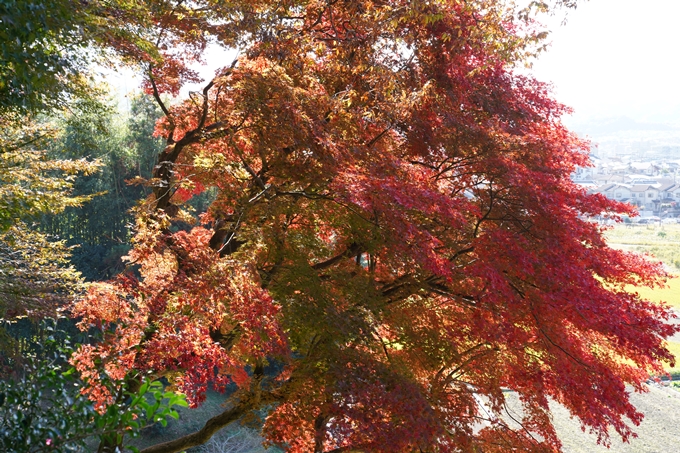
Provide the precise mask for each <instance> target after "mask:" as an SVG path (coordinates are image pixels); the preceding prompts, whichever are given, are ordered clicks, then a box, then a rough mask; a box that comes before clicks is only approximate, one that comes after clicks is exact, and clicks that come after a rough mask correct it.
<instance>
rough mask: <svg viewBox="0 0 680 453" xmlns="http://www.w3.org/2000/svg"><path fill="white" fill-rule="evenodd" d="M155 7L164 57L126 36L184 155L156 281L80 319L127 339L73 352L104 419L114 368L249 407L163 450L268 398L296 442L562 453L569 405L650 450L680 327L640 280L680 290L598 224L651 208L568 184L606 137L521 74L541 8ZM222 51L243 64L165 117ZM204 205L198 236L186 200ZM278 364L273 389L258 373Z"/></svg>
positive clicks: (159, 218) (149, 218)
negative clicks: (104, 380) (647, 406)
mask: <svg viewBox="0 0 680 453" xmlns="http://www.w3.org/2000/svg"><path fill="white" fill-rule="evenodd" d="M563 3H564V2H563ZM534 4H535V5H537V6H538V7H539V8H543V7H544V5H542V4H538V3H537V2H534ZM146 8H147V9H146V10H145V11H146V13H147V15H140V16H138V17H144V18H145V20H144V21H143V22H142V21H139V20H137V21H136V22H134V23H133V25H131V26H135V27H140V29H143V30H144V33H141V34H140V35H142V36H144V37H145V39H146V41H145V43H147V44H148V43H152V44H153V43H155V47H154V49H155V51H154V52H151V53H149V52H147V51H145V50H142V48H141V47H139V46H138V45H136V44H135V45H132V44H130V45H129V46H121V45H120V43H118V44H116V45H118V47H119V48H122V49H123V50H124V51H125V53H126V55H127V57H128V58H130V59H133V60H135V61H136V62H137V63H138V64H140V65H142V66H145V67H146V71H145V74H146V81H145V88H146V90H147V92H148V93H149V94H150V95H152V96H154V98H155V100H156V101H157V102H158V104H159V106H160V108H161V109H162V111H163V113H164V118H163V119H162V120H161V121H160V122H159V123H158V125H157V128H156V135H157V136H160V137H162V138H163V139H164V140H165V143H166V146H165V148H164V149H163V151H162V152H161V153H160V154H159V156H158V164H157V166H156V167H155V169H154V174H153V178H152V179H151V180H150V184H151V185H152V187H153V195H152V197H151V198H150V199H149V200H148V202H147V203H144V204H142V205H140V206H139V207H138V208H137V210H136V217H137V220H136V234H135V237H134V238H133V249H132V250H131V251H130V253H129V255H128V259H129V261H130V262H131V263H132V264H134V266H135V269H136V270H137V272H135V273H130V274H127V275H124V276H121V277H119V278H117V279H114V280H112V281H110V282H107V283H101V284H97V285H94V286H93V287H92V289H91V290H90V292H89V293H88V295H87V297H85V298H84V299H83V300H82V301H80V302H79V303H77V304H76V305H75V306H74V314H75V315H77V316H79V317H81V318H82V321H81V323H82V326H83V327H89V328H91V327H93V326H95V327H97V328H100V329H101V330H102V331H103V332H105V334H106V335H105V341H104V342H102V343H101V344H98V345H89V346H84V347H82V348H81V349H80V350H79V351H78V352H77V353H76V354H75V355H74V357H73V359H72V360H73V363H75V364H76V366H77V368H78V369H79V371H80V372H81V373H82V375H83V376H84V377H85V378H86V379H88V381H89V383H90V385H89V387H88V388H87V390H86V391H87V392H88V394H89V395H90V396H91V398H93V399H94V400H95V401H96V402H97V403H98V404H100V405H102V407H105V406H106V405H108V404H117V403H118V402H119V401H120V399H119V398H117V397H116V395H115V394H114V393H112V392H111V391H110V390H109V389H107V388H106V387H104V386H99V385H97V379H96V378H97V375H98V372H95V371H94V368H93V364H94V363H95V360H101V363H102V366H103V367H104V369H105V370H106V374H107V375H108V376H110V377H112V378H114V379H127V380H128V381H130V382H134V379H135V378H136V377H137V376H140V375H144V376H152V377H155V378H158V379H160V378H161V377H164V378H166V379H168V380H169V381H170V382H171V383H172V385H173V386H175V388H176V389H177V390H179V391H181V392H184V393H185V394H186V395H187V396H188V399H189V400H190V401H191V402H192V404H194V405H197V404H200V402H201V400H202V398H203V395H204V392H205V389H206V388H207V386H208V385H209V384H212V385H214V386H216V387H218V388H220V387H223V386H224V385H226V384H227V383H229V382H234V383H236V384H237V385H238V386H239V387H240V389H241V391H240V392H238V393H237V394H236V396H234V397H233V398H232V404H231V406H230V407H229V408H228V409H227V410H225V412H224V413H223V414H221V415H220V416H218V417H216V418H215V419H213V420H212V421H211V422H210V423H209V424H208V425H206V427H205V428H204V429H203V430H201V431H200V432H198V433H196V434H194V435H191V436H187V437H185V438H182V439H178V440H177V441H171V442H168V443H166V444H162V445H157V446H154V447H149V448H147V449H145V450H144V452H147V453H151V452H171V451H172V452H174V451H181V450H182V449H185V448H187V447H189V446H192V445H197V444H200V443H202V442H204V441H205V440H207V439H208V438H209V436H210V435H211V434H213V433H214V432H216V430H217V429H218V428H219V426H223V425H225V424H227V423H229V422H231V421H235V420H237V419H239V418H240V417H243V416H248V415H249V414H253V411H257V410H260V409H262V408H271V411H270V413H269V415H268V416H267V418H266V422H265V425H264V428H263V433H264V435H265V436H266V437H267V439H268V440H269V441H270V442H272V443H274V444H276V445H279V446H281V447H283V448H285V449H287V450H288V451H315V452H324V451H389V452H394V451H418V450H420V451H440V452H446V451H456V452H457V451H462V452H473V451H480V450H481V451H485V452H493V451H508V450H513V449H521V450H526V451H558V450H559V449H560V442H559V440H558V439H557V437H556V435H555V432H554V429H553V427H552V424H551V422H550V415H549V411H548V401H549V400H550V399H555V400H557V401H558V402H560V403H561V404H563V405H564V406H566V407H567V408H568V409H569V410H570V411H571V413H572V414H573V415H575V416H576V417H578V418H579V419H580V420H581V421H582V423H583V424H584V426H585V427H586V428H588V429H591V430H593V431H594V432H596V433H597V434H598V436H599V439H600V440H601V441H602V442H607V441H608V435H609V434H608V429H609V428H610V427H611V428H613V429H614V430H615V431H617V432H618V433H619V434H620V435H621V436H622V437H623V438H624V439H626V438H628V437H629V436H630V435H631V430H630V427H629V426H628V425H627V424H626V421H625V419H626V418H628V419H629V420H630V421H632V422H633V423H638V422H639V421H640V419H641V414H639V413H638V412H637V411H636V410H635V408H634V407H633V406H632V405H631V404H630V403H629V402H628V393H627V392H628V390H627V388H626V386H627V385H632V386H633V388H635V389H637V390H641V389H642V387H641V385H642V382H643V381H644V380H645V379H646V378H647V376H648V373H649V372H650V371H660V370H661V366H660V363H661V361H663V360H672V356H671V355H670V353H669V352H668V351H667V350H666V348H665V346H664V342H663V338H664V337H666V336H668V335H670V334H672V333H673V332H674V331H675V328H674V327H673V326H671V325H670V324H669V323H668V322H667V321H668V318H669V316H670V314H669V313H668V311H667V310H666V308H664V307H661V306H657V305H654V304H652V303H650V302H648V301H645V300H642V299H641V298H640V297H639V296H638V295H636V294H630V293H628V292H626V291H625V290H624V288H625V286H626V285H628V284H637V285H658V284H662V282H663V279H664V277H665V274H664V272H663V270H662V268H661V267H660V266H659V265H656V264H652V263H649V262H647V261H645V260H644V259H642V258H640V257H638V256H636V255H634V254H629V253H624V252H621V251H616V250H612V249H611V248H609V247H608V246H607V245H606V243H605V241H604V239H603V238H602V234H601V233H602V232H601V230H600V228H599V227H598V226H597V225H596V224H593V223H590V222H588V221H587V220H585V219H586V218H587V217H588V216H593V215H599V214H605V215H612V216H616V214H615V213H630V212H631V208H630V207H629V206H627V205H623V204H618V203H616V202H612V201H608V200H606V199H605V198H604V197H600V196H597V195H587V194H586V193H585V192H584V191H583V190H582V189H580V188H579V187H577V186H575V185H574V184H573V183H572V182H571V181H570V179H569V175H570V173H571V172H572V171H573V170H574V169H575V167H576V166H577V165H587V162H588V158H587V144H586V143H584V142H582V141H580V140H579V139H578V138H576V137H575V136H574V135H572V134H570V133H569V132H568V131H567V130H566V129H565V128H564V126H563V125H562V124H561V122H560V117H561V115H562V114H564V113H565V112H566V111H567V110H566V109H565V107H564V106H562V105H560V104H559V103H557V102H555V101H554V100H553V99H551V97H550V95H549V92H548V89H547V88H546V86H545V85H543V84H541V83H540V82H537V81H536V80H534V79H532V78H531V77H528V76H525V75H520V74H518V73H516V72H515V70H514V67H515V66H516V65H517V64H519V63H522V62H523V61H525V58H526V57H527V56H528V55H530V54H532V53H533V52H534V51H535V50H536V49H537V46H540V45H541V37H542V36H543V32H542V31H541V30H540V29H538V28H535V27H534V24H533V23H532V22H531V20H530V17H531V15H530V14H528V13H526V11H524V12H521V13H519V12H517V11H515V10H513V9H512V8H511V7H506V5H505V4H504V3H502V2H497V1H489V0H473V1H465V2H460V1H455V0H451V1H431V2H430V1H422V2H407V1H400V0H381V1H368V0H345V1H319V0H290V1H282V2H269V1H264V0H262V1H239V0H235V1H230V2H213V1H209V0H199V1H194V2H187V3H184V2H178V3H176V4H175V3H173V4H172V5H169V4H168V3H167V2H155V1H152V2H147V3H146ZM517 14H519V15H520V16H522V17H523V20H517V19H516V17H517ZM130 20H134V18H130ZM211 41H212V42H215V43H217V44H219V45H222V46H225V47H231V48H239V49H240V54H239V56H238V58H237V59H236V60H235V61H234V62H233V63H229V64H227V65H226V66H225V67H224V68H223V69H222V70H220V71H218V73H217V76H216V77H215V78H214V79H213V80H211V81H210V82H208V83H207V84H206V85H205V86H204V88H203V90H202V91H201V92H190V93H189V95H188V98H187V99H186V101H184V102H179V103H176V104H174V105H166V104H165V103H164V102H163V101H162V99H161V95H162V94H163V93H169V94H172V95H178V94H179V93H180V89H181V87H182V85H183V84H184V83H185V82H187V81H193V80H195V79H196V74H195V73H193V72H192V71H191V70H190V68H189V63H190V62H192V61H195V60H197V59H198V60H200V59H201V58H202V55H203V53H204V50H205V48H206V46H207V44H208V43H209V42H211ZM114 47H115V45H114ZM147 50H148V49H147ZM152 53H153V54H154V55H155V56H154V57H150V55H151V54H152ZM205 191H210V192H211V194H212V197H211V198H210V200H211V203H210V204H209V206H208V208H207V209H206V210H205V211H204V212H201V213H200V216H199V220H197V221H196V220H195V217H194V216H192V215H190V213H188V212H187V211H186V209H185V206H186V204H185V203H186V202H187V200H190V199H191V198H192V197H194V196H197V195H199V194H203V193H205ZM272 358H276V359H277V360H279V361H281V362H283V363H284V364H285V365H286V366H285V371H284V372H283V373H281V374H280V375H279V376H277V377H276V379H270V378H267V377H265V376H264V375H263V373H262V372H261V371H262V367H263V364H264V363H265V362H266V361H268V360H270V359H272ZM247 370H252V371H251V372H247ZM504 389H512V390H514V391H516V392H517V393H518V394H519V395H520V399H521V401H522V402H523V405H524V410H525V413H524V416H523V420H521V422H522V428H521V429H514V428H512V427H511V426H509V425H508V424H507V423H506V422H505V421H504V418H503V417H502V413H503V408H504V396H503V395H504V394H503V390H504ZM110 447H111V448H112V447H113V446H110Z"/></svg>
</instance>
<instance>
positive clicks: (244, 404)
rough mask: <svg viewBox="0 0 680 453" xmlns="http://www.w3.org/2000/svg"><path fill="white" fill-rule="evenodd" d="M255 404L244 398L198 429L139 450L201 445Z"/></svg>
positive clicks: (153, 452) (168, 452)
mask: <svg viewBox="0 0 680 453" xmlns="http://www.w3.org/2000/svg"><path fill="white" fill-rule="evenodd" d="M255 405H256V401H255V400H252V399H249V398H245V399H243V400H241V401H239V402H238V403H237V404H236V405H235V406H233V407H231V408H229V409H227V410H225V411H224V412H222V413H221V414H218V415H216V416H214V417H213V418H211V419H210V420H208V421H207V422H206V423H205V425H204V426H203V428H201V429H200V430H198V431H196V432H194V433H191V434H188V435H186V436H182V437H180V438H178V439H175V440H171V441H168V442H163V443H161V444H156V445H152V446H151V447H148V448H145V449H143V450H141V451H140V453H176V452H180V451H184V450H186V449H187V448H191V447H195V446H198V445H203V444H204V443H206V442H207V441H209V440H210V438H211V437H212V436H213V435H214V434H215V433H216V432H217V431H219V430H220V429H222V428H224V427H225V426H227V425H229V424H230V423H233V422H235V421H236V420H238V419H239V418H241V417H243V416H244V415H245V414H246V413H247V412H248V411H250V410H251V409H253V408H255Z"/></svg>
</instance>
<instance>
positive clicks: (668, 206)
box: [572, 118, 680, 223]
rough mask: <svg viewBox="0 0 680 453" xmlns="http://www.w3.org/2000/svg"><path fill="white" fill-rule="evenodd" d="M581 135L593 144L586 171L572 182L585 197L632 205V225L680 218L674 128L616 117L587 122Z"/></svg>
mask: <svg viewBox="0 0 680 453" xmlns="http://www.w3.org/2000/svg"><path fill="white" fill-rule="evenodd" d="M585 129H586V130H585V132H584V131H580V132H581V135H584V136H587V138H589V139H590V140H591V142H592V143H593V146H592V148H591V152H590V159H591V162H592V165H593V166H592V167H586V168H583V167H579V168H577V170H576V171H575V172H574V173H573V174H572V180H573V181H574V182H576V183H577V184H579V185H581V186H584V187H585V188H586V189H587V190H588V191H589V192H591V193H602V194H603V195H605V196H607V197H608V198H611V199H613V200H617V201H622V202H626V203H630V204H632V205H634V206H637V208H638V211H639V212H640V217H639V218H638V219H635V221H636V222H642V223H646V222H649V221H663V220H666V221H677V220H676V219H678V217H679V216H680V129H678V128H676V127H672V126H668V125H665V124H651V123H638V122H635V121H632V120H629V119H627V118H617V119H609V120H605V121H601V122H599V123H590V124H588V125H587V126H586V127H585Z"/></svg>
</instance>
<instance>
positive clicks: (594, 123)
mask: <svg viewBox="0 0 680 453" xmlns="http://www.w3.org/2000/svg"><path fill="white" fill-rule="evenodd" d="M573 129H574V130H576V131H577V132H578V133H579V134H580V135H590V136H601V135H608V134H614V133H617V132H625V131H680V128H678V127H676V126H672V125H670V124H664V123H652V122H643V121H637V120H634V119H632V118H629V117H627V116H619V117H616V118H611V117H610V118H600V119H594V120H590V121H584V122H579V123H578V124H575V125H574V127H573Z"/></svg>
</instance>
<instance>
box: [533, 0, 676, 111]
mask: <svg viewBox="0 0 680 453" xmlns="http://www.w3.org/2000/svg"><path fill="white" fill-rule="evenodd" d="M563 17H564V12H561V13H559V14H558V17H556V18H554V20H552V21H551V23H550V28H551V29H552V30H553V32H552V33H551V36H550V38H549V40H550V41H552V46H551V48H550V49H549V50H548V51H547V52H546V53H544V54H543V55H542V56H541V57H539V59H538V61H536V62H535V63H534V68H533V73H534V75H535V76H536V77H537V78H538V79H539V80H543V81H551V82H552V83H553V84H554V87H555V90H554V93H555V97H556V98H557V99H558V100H559V101H561V102H562V103H564V104H567V105H569V106H571V107H573V108H574V109H575V114H574V118H573V120H574V121H576V122H583V121H585V120H587V119H589V118H598V117H599V118H601V117H608V116H628V117H630V118H632V119H635V120H638V121H655V122H670V123H680V50H679V49H678V47H679V46H680V25H679V24H678V21H679V19H680V0H590V1H583V0H582V1H581V2H580V3H579V6H578V8H577V9H576V10H570V11H569V12H568V13H567V23H566V24H565V25H560V20H561V19H562V18H563Z"/></svg>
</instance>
